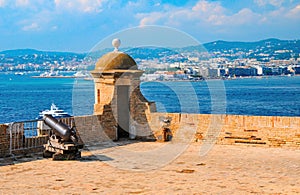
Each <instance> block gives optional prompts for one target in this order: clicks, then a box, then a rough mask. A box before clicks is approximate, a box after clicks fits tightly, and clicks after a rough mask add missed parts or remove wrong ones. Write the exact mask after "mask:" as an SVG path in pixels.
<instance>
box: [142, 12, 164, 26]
mask: <svg viewBox="0 0 300 195" xmlns="http://www.w3.org/2000/svg"><path fill="white" fill-rule="evenodd" d="M163 17H164V14H163V13H160V12H152V13H149V14H137V18H141V20H140V26H145V25H152V24H155V23H157V22H158V21H159V20H160V19H161V18H163Z"/></svg>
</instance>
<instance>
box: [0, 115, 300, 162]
mask: <svg viewBox="0 0 300 195" xmlns="http://www.w3.org/2000/svg"><path fill="white" fill-rule="evenodd" d="M104 113H106V112H104ZM107 113H110V112H107ZM146 117H147V118H146V119H147V122H148V125H146V126H145V125H144V126H143V125H142V126H141V124H138V122H136V123H133V124H132V125H136V127H135V128H136V129H137V128H147V130H146V129H144V130H143V131H144V132H152V135H148V134H145V136H146V137H147V138H149V137H150V138H151V139H152V138H153V137H155V138H156V139H157V140H158V141H159V140H162V138H163V136H164V135H163V128H162V125H163V122H162V121H163V120H164V119H170V121H171V123H170V125H169V127H168V128H169V129H170V132H168V134H169V135H170V137H171V138H172V141H174V142H176V141H178V142H181V141H184V142H203V143H204V142H208V143H212V144H230V145H236V144H251V145H257V146H265V147H294V148H300V117H278V116H242V115H209V114H180V113H156V112H154V113H147V114H146ZM74 121H75V125H76V129H77V133H78V134H79V136H80V138H81V140H82V142H83V143H84V144H86V145H92V144H97V143H99V142H105V141H111V140H116V139H117V128H116V127H115V126H114V124H115V121H114V119H113V115H109V114H107V115H90V116H76V117H74ZM20 140H21V138H20ZM46 140H47V136H41V137H34V138H26V139H25V143H23V142H24V140H23V142H22V143H23V145H22V147H24V148H25V149H26V147H27V145H28V144H27V143H31V142H35V143H39V144H40V145H41V146H42V144H43V143H45V142H46ZM17 141H18V140H17ZM24 144H25V145H24ZM29 145H30V144H29ZM35 150H36V149H35V148H32V152H34V151H35ZM20 151H23V150H20ZM20 151H17V152H18V153H19V152H20ZM24 151H25V150H24ZM39 151H40V150H39ZM30 152H31V150H26V153H30ZM9 154H10V135H9V130H8V126H7V125H0V157H5V156H7V155H9Z"/></svg>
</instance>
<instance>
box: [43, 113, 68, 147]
mask: <svg viewBox="0 0 300 195" xmlns="http://www.w3.org/2000/svg"><path fill="white" fill-rule="evenodd" d="M43 120H44V122H45V124H46V125H48V126H49V127H51V128H52V129H53V130H54V132H55V133H58V135H59V136H60V137H61V138H63V139H64V140H65V141H68V140H70V138H71V133H72V130H71V129H70V128H69V127H68V126H67V125H66V124H64V123H62V122H59V121H58V120H57V119H56V118H54V117H53V116H52V115H48V114H46V115H44V116H43Z"/></svg>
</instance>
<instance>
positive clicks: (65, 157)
mask: <svg viewBox="0 0 300 195" xmlns="http://www.w3.org/2000/svg"><path fill="white" fill-rule="evenodd" d="M75 158H76V153H68V154H61V153H55V154H53V157H52V159H53V160H75Z"/></svg>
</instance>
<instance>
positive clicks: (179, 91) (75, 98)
mask: <svg viewBox="0 0 300 195" xmlns="http://www.w3.org/2000/svg"><path fill="white" fill-rule="evenodd" d="M31 76H32V74H27V75H14V74H5V73H1V74H0V123H8V122H14V121H25V120H33V119H35V118H36V117H38V114H39V112H40V111H42V110H45V109H50V105H51V103H55V104H56V105H57V106H58V107H59V108H61V109H64V110H65V111H67V112H68V113H70V114H72V115H89V114H92V113H93V104H94V84H93V81H87V80H83V79H72V78H50V79H49V78H32V77H31ZM141 91H142V93H143V94H144V96H145V97H146V98H147V99H148V100H149V101H154V102H156V105H157V111H158V112H182V113H204V114H210V113H216V114H225V113H226V114H240V115H267V116H271V115H274V116H300V101H299V100H300V77H298V76H293V77H265V78H239V79H233V80H207V81H198V82H188V81H182V82H178V81H177V82H143V83H142V84H141Z"/></svg>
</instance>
